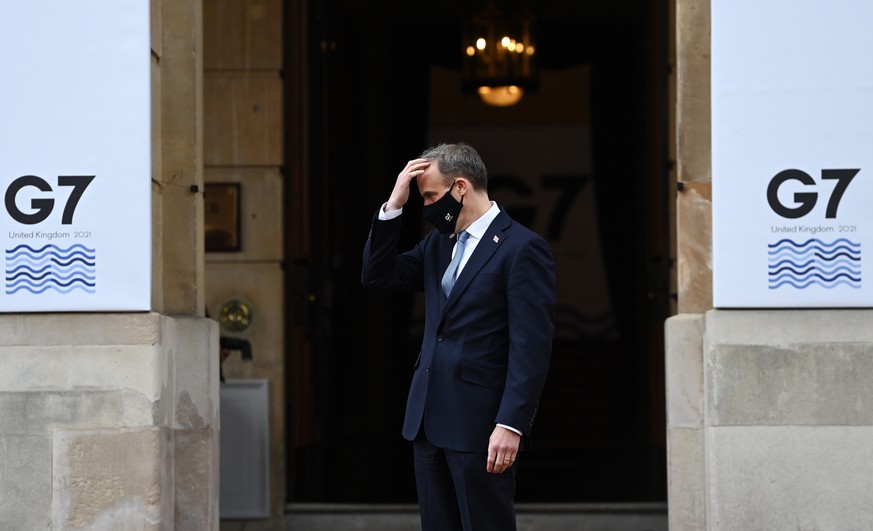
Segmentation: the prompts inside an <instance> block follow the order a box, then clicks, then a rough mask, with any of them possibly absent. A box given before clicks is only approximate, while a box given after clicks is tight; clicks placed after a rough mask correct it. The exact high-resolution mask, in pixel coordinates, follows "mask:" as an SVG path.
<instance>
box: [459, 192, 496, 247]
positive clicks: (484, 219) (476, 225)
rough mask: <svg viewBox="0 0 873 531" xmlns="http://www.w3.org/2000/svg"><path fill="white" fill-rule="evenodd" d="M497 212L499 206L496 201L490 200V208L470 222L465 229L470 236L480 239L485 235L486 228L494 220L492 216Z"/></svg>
mask: <svg viewBox="0 0 873 531" xmlns="http://www.w3.org/2000/svg"><path fill="white" fill-rule="evenodd" d="M499 213H500V208H499V207H498V206H497V202H496V201H491V208H489V209H488V211H487V212H485V213H484V214H482V216H481V217H480V218H479V219H477V220H476V221H474V222H473V223H470V226H469V227H467V228H466V229H465V230H466V231H467V232H468V233H469V234H470V237H472V238H476V239H477V240H479V239H482V236H484V235H485V231H486V230H488V227H489V226H490V225H491V222H492V221H494V218H496V217H497V214H499Z"/></svg>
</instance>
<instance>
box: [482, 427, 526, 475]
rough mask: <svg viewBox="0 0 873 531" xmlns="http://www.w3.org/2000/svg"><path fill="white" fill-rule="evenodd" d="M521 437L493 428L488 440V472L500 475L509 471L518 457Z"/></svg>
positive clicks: (500, 428) (504, 429) (509, 431)
mask: <svg viewBox="0 0 873 531" xmlns="http://www.w3.org/2000/svg"><path fill="white" fill-rule="evenodd" d="M520 444H521V435H519V434H517V433H515V432H514V431H512V430H507V429H506V428H503V427H501V426H495V427H494V431H493V432H491V438H490V439H488V462H487V466H488V472H490V473H492V474H502V473H503V472H506V471H507V470H509V467H511V466H512V464H513V463H515V459H516V457H518V447H519V445H520Z"/></svg>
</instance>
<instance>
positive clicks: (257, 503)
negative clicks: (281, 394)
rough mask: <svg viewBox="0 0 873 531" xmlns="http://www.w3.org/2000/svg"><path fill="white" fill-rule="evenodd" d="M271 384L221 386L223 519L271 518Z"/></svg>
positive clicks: (251, 382) (229, 382) (230, 383)
mask: <svg viewBox="0 0 873 531" xmlns="http://www.w3.org/2000/svg"><path fill="white" fill-rule="evenodd" d="M269 398H270V385H269V381H267V380H227V381H226V382H225V383H222V384H221V410H220V414H221V427H220V438H219V441H220V445H221V447H220V450H219V451H220V481H221V484H220V497H219V516H220V517H221V518H222V519H225V518H227V519H237V518H269V516H270V402H269Z"/></svg>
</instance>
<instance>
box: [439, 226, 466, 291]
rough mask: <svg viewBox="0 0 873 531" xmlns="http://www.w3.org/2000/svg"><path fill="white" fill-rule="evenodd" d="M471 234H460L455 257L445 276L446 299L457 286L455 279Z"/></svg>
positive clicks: (463, 231) (462, 232) (443, 283)
mask: <svg viewBox="0 0 873 531" xmlns="http://www.w3.org/2000/svg"><path fill="white" fill-rule="evenodd" d="M469 235H470V234H469V233H468V232H467V231H465V230H462V231H461V232H460V233H459V234H458V243H457V244H455V256H453V257H452V261H451V263H450V264H449V267H447V268H446V272H445V274H444V275H443V282H442V285H443V293H445V294H446V297H448V296H449V293H451V291H452V286H454V285H455V277H456V276H457V273H458V266H459V265H461V258H462V257H463V256H464V246H465V245H466V241H467V236H469Z"/></svg>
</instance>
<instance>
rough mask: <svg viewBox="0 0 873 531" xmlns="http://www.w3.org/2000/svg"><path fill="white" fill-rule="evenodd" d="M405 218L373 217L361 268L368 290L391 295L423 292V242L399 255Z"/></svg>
mask: <svg viewBox="0 0 873 531" xmlns="http://www.w3.org/2000/svg"><path fill="white" fill-rule="evenodd" d="M402 218H403V216H402V215H401V216H399V217H397V218H394V219H390V220H380V219H379V217H378V213H377V214H376V215H375V216H373V222H372V224H371V226H370V232H369V234H368V235H367V242H366V243H365V244H364V256H363V260H362V266H361V284H362V285H363V286H364V287H365V288H373V289H381V290H387V291H421V290H422V289H424V288H423V286H424V280H423V278H422V275H423V270H424V267H423V264H424V260H423V258H424V253H423V248H424V247H423V242H420V243H419V244H417V245H416V246H415V247H414V248H413V249H411V250H409V251H407V252H405V253H402V254H398V253H397V244H398V241H399V239H400V224H401V220H402Z"/></svg>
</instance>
